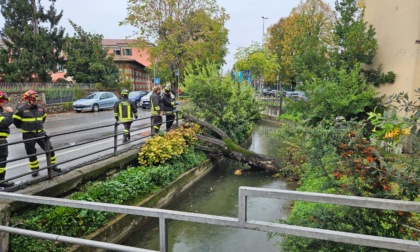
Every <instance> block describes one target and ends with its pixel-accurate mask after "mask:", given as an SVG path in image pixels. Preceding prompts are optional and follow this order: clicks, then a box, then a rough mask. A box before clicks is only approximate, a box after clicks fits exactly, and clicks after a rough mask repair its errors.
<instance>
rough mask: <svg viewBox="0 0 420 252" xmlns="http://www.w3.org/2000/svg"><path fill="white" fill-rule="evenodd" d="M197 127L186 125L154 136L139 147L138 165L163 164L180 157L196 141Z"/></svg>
mask: <svg viewBox="0 0 420 252" xmlns="http://www.w3.org/2000/svg"><path fill="white" fill-rule="evenodd" d="M199 129H200V127H199V126H198V125H190V124H186V125H184V126H182V127H180V128H178V129H176V130H171V131H169V132H167V133H166V134H165V135H163V136H159V135H156V136H154V137H152V138H150V139H148V140H146V142H145V144H144V145H143V146H142V147H141V149H140V152H139V158H138V160H139V164H140V165H142V166H149V165H157V164H163V163H165V162H166V161H168V160H169V159H171V158H173V157H176V156H180V155H181V154H183V153H184V149H186V148H187V147H189V146H191V145H192V144H194V142H195V141H196V140H197V136H196V132H198V131H199Z"/></svg>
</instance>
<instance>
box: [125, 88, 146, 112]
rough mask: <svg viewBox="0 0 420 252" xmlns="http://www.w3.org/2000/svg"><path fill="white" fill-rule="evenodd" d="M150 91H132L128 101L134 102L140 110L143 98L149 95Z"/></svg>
mask: <svg viewBox="0 0 420 252" xmlns="http://www.w3.org/2000/svg"><path fill="white" fill-rule="evenodd" d="M149 92H150V91H131V92H130V93H128V99H130V100H132V101H133V102H134V103H135V104H136V106H137V108H140V99H141V97H143V96H145V95H147V94H148V93H149Z"/></svg>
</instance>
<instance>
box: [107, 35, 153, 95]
mask: <svg viewBox="0 0 420 252" xmlns="http://www.w3.org/2000/svg"><path fill="white" fill-rule="evenodd" d="M134 42H135V40H129V39H103V40H102V45H103V46H104V47H106V48H108V53H110V54H114V62H115V64H116V65H117V67H118V69H119V70H120V79H122V80H128V81H130V82H131V83H132V84H133V90H143V91H148V90H152V88H153V78H152V77H151V76H150V74H149V73H148V71H147V67H148V66H150V60H149V58H150V56H149V54H148V52H147V51H146V50H141V49H139V48H137V47H135V46H134Z"/></svg>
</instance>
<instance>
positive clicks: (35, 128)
mask: <svg viewBox="0 0 420 252" xmlns="http://www.w3.org/2000/svg"><path fill="white" fill-rule="evenodd" d="M46 118H47V114H46V113H45V110H44V108H43V107H41V106H39V105H35V106H30V105H29V104H28V103H26V104H23V105H21V106H19V107H18V108H17V109H16V111H15V114H14V115H13V124H14V125H15V126H16V128H19V129H20V131H21V132H23V133H27V132H33V133H37V132H42V131H44V122H45V119H46Z"/></svg>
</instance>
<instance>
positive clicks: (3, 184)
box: [0, 181, 15, 187]
mask: <svg viewBox="0 0 420 252" xmlns="http://www.w3.org/2000/svg"><path fill="white" fill-rule="evenodd" d="M14 185H15V183H14V182H11V181H10V182H9V181H6V182H1V183H0V187H11V186H14Z"/></svg>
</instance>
